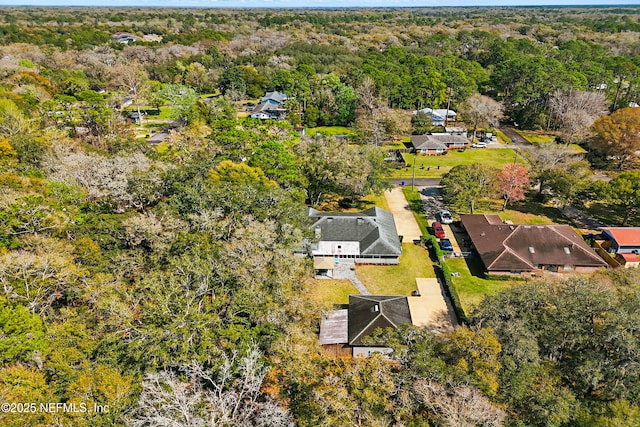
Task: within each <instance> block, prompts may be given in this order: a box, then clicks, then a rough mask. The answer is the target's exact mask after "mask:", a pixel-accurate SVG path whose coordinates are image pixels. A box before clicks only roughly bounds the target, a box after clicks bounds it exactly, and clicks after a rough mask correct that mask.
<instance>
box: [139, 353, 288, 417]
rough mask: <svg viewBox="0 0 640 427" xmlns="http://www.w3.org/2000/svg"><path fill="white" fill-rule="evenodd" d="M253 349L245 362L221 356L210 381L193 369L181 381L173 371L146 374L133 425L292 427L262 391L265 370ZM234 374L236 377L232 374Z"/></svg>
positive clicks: (199, 371) (232, 357) (190, 368)
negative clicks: (185, 378)
mask: <svg viewBox="0 0 640 427" xmlns="http://www.w3.org/2000/svg"><path fill="white" fill-rule="evenodd" d="M261 356H262V355H261V354H260V351H259V350H258V349H257V348H256V347H255V346H254V347H253V348H252V349H250V350H249V352H248V353H247V355H246V356H244V357H242V358H238V355H237V353H233V354H232V355H231V356H230V357H229V356H226V355H225V356H224V361H223V364H222V366H221V367H220V368H219V369H218V370H217V371H216V372H215V374H213V375H210V374H209V373H207V372H206V371H205V370H204V369H203V368H202V366H201V365H199V364H197V363H194V364H193V365H191V366H190V367H188V368H186V369H185V370H184V371H185V372H184V373H185V374H186V377H187V378H188V379H189V380H188V381H181V380H180V378H178V376H177V375H176V374H175V373H173V372H171V371H162V372H159V373H150V374H147V375H146V377H145V380H144V383H143V387H144V390H143V392H142V394H141V395H140V401H139V404H138V409H137V411H136V412H135V413H134V415H133V422H132V425H133V426H136V427H143V426H171V427H191V426H203V425H206V426H211V427H232V426H233V427H290V426H293V425H294V423H293V420H292V418H291V417H290V416H289V414H288V413H287V411H286V410H285V409H283V408H281V407H280V406H279V405H278V403H277V402H276V401H274V400H273V399H272V398H271V397H270V396H269V395H266V394H264V393H263V392H262V391H261V388H262V384H263V380H264V377H265V375H266V373H267V371H268V368H267V367H266V366H264V365H263V364H262V363H261V362H260V358H261ZM236 372H237V373H238V374H236Z"/></svg>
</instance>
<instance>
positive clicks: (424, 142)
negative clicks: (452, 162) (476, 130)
mask: <svg viewBox="0 0 640 427" xmlns="http://www.w3.org/2000/svg"><path fill="white" fill-rule="evenodd" d="M468 143H469V140H468V139H467V137H466V136H465V135H458V134H451V133H431V134H426V135H411V145H412V146H413V148H415V149H416V150H426V149H429V148H430V147H434V146H444V148H446V147H447V145H454V144H468ZM431 149H433V148H431Z"/></svg>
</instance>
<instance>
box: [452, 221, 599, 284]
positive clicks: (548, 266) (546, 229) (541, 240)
mask: <svg viewBox="0 0 640 427" xmlns="http://www.w3.org/2000/svg"><path fill="white" fill-rule="evenodd" d="M460 219H461V223H462V226H463V228H464V229H465V231H466V232H467V234H468V236H469V240H470V242H471V245H472V247H473V249H475V251H476V252H477V253H478V256H479V257H480V260H481V261H482V263H483V265H484V267H485V269H486V271H487V272H488V273H489V274H497V275H521V276H527V275H529V276H530V275H537V274H542V273H544V272H553V273H593V272H595V271H597V270H600V269H603V268H606V267H607V264H606V263H605V262H604V260H603V259H602V258H600V257H599V256H598V255H597V254H596V253H595V251H594V249H592V248H591V247H590V246H589V245H588V244H587V243H586V242H585V241H584V239H583V238H582V237H581V236H579V235H578V234H577V233H576V232H575V231H574V230H573V228H571V227H570V226H568V225H516V224H506V223H504V222H503V221H502V220H501V219H500V217H499V216H498V215H473V214H467V215H460Z"/></svg>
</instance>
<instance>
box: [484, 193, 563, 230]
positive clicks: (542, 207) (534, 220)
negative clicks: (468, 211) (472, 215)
mask: <svg viewBox="0 0 640 427" xmlns="http://www.w3.org/2000/svg"><path fill="white" fill-rule="evenodd" d="M533 197H534V196H533V194H530V195H529V196H528V197H527V198H526V199H525V200H522V201H520V202H516V203H512V204H509V206H508V207H507V209H505V210H504V211H502V210H501V209H502V201H493V202H492V203H491V205H490V206H489V207H487V208H486V209H481V210H478V211H477V212H476V213H486V214H497V215H499V216H500V218H502V219H503V220H506V221H511V222H513V223H514V224H540V225H545V224H569V223H570V222H569V221H568V220H567V219H566V218H565V217H564V216H562V213H561V212H560V211H559V210H558V209H557V208H555V207H553V206H551V205H546V204H542V203H540V202H537V201H535V200H534V198H533Z"/></svg>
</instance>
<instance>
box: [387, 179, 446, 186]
mask: <svg viewBox="0 0 640 427" xmlns="http://www.w3.org/2000/svg"><path fill="white" fill-rule="evenodd" d="M389 181H391V183H392V184H393V185H402V183H403V182H404V186H405V187H407V186H411V178H398V179H395V178H394V179H390V180H389ZM414 185H415V186H416V187H439V186H440V178H416V180H415V184H414Z"/></svg>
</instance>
